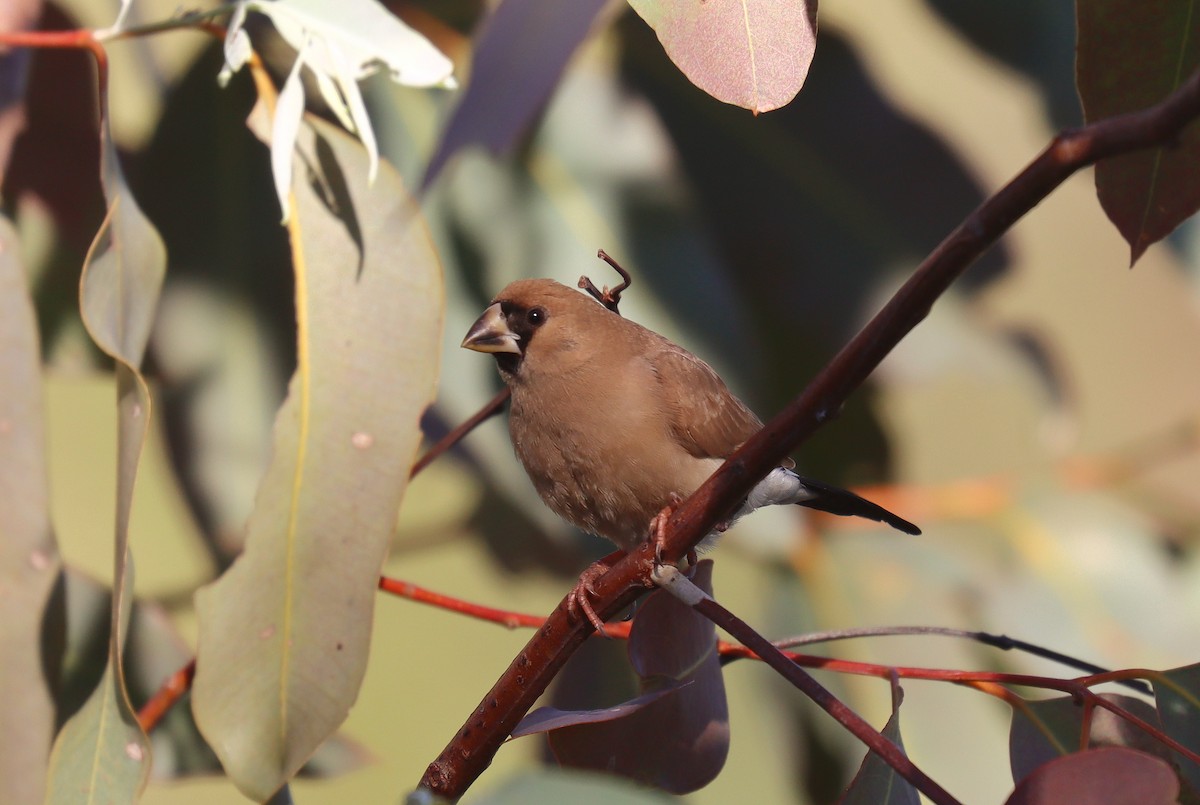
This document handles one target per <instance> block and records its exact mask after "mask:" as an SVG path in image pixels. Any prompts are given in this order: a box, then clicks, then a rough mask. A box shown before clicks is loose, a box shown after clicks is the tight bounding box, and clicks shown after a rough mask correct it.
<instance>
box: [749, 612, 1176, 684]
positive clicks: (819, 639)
mask: <svg viewBox="0 0 1200 805" xmlns="http://www.w3.org/2000/svg"><path fill="white" fill-rule="evenodd" d="M910 635H936V636H940V637H960V638H965V639H967V640H974V641H975V642H977V643H983V644H984V645H985V646H991V647H992V648H998V649H1000V650H1001V651H1021V652H1024V653H1025V654H1030V655H1032V656H1034V657H1041V658H1042V659H1044V660H1051V661H1053V662H1056V663H1058V664H1060V665H1065V666H1067V667H1068V668H1074V669H1075V670H1077V671H1083V672H1085V673H1088V674H1107V673H1110V669H1108V668H1104V667H1102V666H1099V665H1096V664H1095V663H1090V662H1088V661H1087V660H1081V659H1078V658H1076V657H1072V656H1071V655H1069V654H1063V653H1062V652H1059V651H1055V650H1054V649H1050V648H1046V647H1045V646H1039V645H1037V644H1036V643H1028V642H1026V641H1024V640H1017V639H1016V638H1013V637H1008V636H1007V635H994V634H990V633H988V632H976V631H970V630H967V629H950V628H946V627H943V626H866V627H861V628H857V629H838V630H835V631H826V632H811V633H809V634H803V635H796V636H795V637H785V638H783V639H782V640H772V641H771V644H772V645H773V646H775V647H776V648H780V649H788V648H795V647H796V646H811V645H813V644H815V643H832V642H834V641H837V640H853V639H856V638H860V637H899V636H910ZM1117 683H1118V684H1120V685H1124V686H1125V687H1127V688H1132V689H1133V690H1136V691H1137V692H1138V693H1144V694H1146V695H1147V696H1149V695H1152V693H1153V691H1151V690H1150V686H1149V685H1146V684H1145V683H1142V682H1139V681H1137V680H1136V679H1121V680H1118V681H1117Z"/></svg>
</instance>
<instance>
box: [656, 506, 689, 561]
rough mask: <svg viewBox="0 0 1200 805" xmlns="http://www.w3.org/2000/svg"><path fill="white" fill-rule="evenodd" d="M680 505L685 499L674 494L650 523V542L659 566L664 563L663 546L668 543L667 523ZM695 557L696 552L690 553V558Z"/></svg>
mask: <svg viewBox="0 0 1200 805" xmlns="http://www.w3.org/2000/svg"><path fill="white" fill-rule="evenodd" d="M680 503H683V498H681V497H680V496H679V495H677V494H676V493H674V492H672V493H671V500H670V502H668V503H667V505H666V506H663V507H662V511H660V512H659V513H658V514H656V515H654V519H653V520H651V521H650V542H651V544H653V545H654V561H655V562H656V563H657V564H660V565H661V564H662V563H663V558H662V552H663V545H664V544H665V543H666V541H667V521H669V520H670V519H671V515H673V514H674V513H675V510H676V509H678V508H679V504H680ZM693 556H695V551H689V552H688V558H689V559H690V558H691V557H693Z"/></svg>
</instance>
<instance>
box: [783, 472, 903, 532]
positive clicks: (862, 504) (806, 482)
mask: <svg viewBox="0 0 1200 805" xmlns="http://www.w3.org/2000/svg"><path fill="white" fill-rule="evenodd" d="M797 478H799V480H800V484H801V489H802V491H803V492H807V493H808V495H809V496H808V497H806V498H805V499H803V500H797V501H795V503H796V505H798V506H807V507H808V508H810V509H816V510H817V511H823V512H828V513H829V514H838V515H841V516H843V517H865V518H866V519H868V520H874V521H876V522H878V523H887V524H888V525H890V526H891V527H892V528H895V529H897V530H898V531H903V532H904V533H905V534H913V535H914V536H915V535H917V534H920V533H921V529H919V528H917V527H916V526H915V525H913V524H912V523H910V522H909V521H908V520H905V519H904V518H903V517H898V516H896V515H894V514H892V513H891V512H890V511H888V510H887V509H885V508H883V507H882V506H880V505H879V504H878V503H872V502H871V501H869V500H867V499H866V498H863V497H859V496H858V495H856V494H854V493H853V492H851V491H850V490H848V489H841V488H839V487H836V486H830V485H829V484H823V483H821V482H820V481H814V480H812V479H811V478H804V477H801V476H797Z"/></svg>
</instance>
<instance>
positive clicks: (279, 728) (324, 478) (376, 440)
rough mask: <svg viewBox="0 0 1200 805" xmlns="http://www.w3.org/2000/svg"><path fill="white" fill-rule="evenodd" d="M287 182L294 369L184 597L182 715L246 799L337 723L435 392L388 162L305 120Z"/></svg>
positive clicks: (273, 786) (423, 266)
mask: <svg viewBox="0 0 1200 805" xmlns="http://www.w3.org/2000/svg"><path fill="white" fill-rule="evenodd" d="M298 148H299V151H300V154H301V159H300V160H299V161H298V163H297V164H303V165H305V166H306V168H307V171H308V175H301V176H296V177H294V179H293V182H294V185H293V189H294V197H295V199H296V209H295V210H294V211H293V212H294V214H293V219H292V220H293V223H292V225H291V227H292V228H291V232H292V248H293V259H294V263H295V271H296V289H297V292H296V302H297V322H298V331H299V332H298V339H299V343H298V349H297V355H298V366H297V369H296V373H295V375H294V376H293V378H292V382H291V386H290V390H289V394H288V399H287V401H286V402H285V403H284V405H283V407H282V408H281V409H280V412H279V415H278V417H277V419H276V424H275V432H274V453H273V456H272V459H271V463H270V465H269V467H268V468H267V471H266V475H265V477H264V478H263V481H262V483H261V485H260V488H259V492H258V498H257V501H256V506H255V510H254V512H253V513H252V515H251V517H250V521H249V524H248V526H247V530H248V533H247V539H246V549H245V552H244V553H243V554H242V556H241V557H240V558H239V559H238V560H237V561H236V562H235V563H234V565H233V566H232V567H231V568H230V570H229V571H228V572H227V573H225V575H224V576H222V577H221V578H220V579H218V580H217V581H216V582H214V583H213V584H211V585H209V586H208V587H206V588H204V589H202V590H201V591H200V592H198V593H197V595H196V608H197V614H198V617H199V645H198V649H197V674H196V680H195V684H194V687H193V692H192V696H193V698H192V706H193V710H194V712H195V714H196V722H197V724H198V725H199V727H200V730H201V732H202V733H203V734H204V736H205V738H206V739H207V740H208V742H209V743H210V744H211V745H212V747H213V749H214V751H216V753H217V755H218V757H220V758H221V762H222V764H223V765H224V766H225V770H226V772H227V773H228V774H229V775H230V776H231V777H232V778H233V780H234V782H235V783H236V784H237V785H238V787H239V788H240V789H241V790H242V791H243V792H244V793H246V794H247V795H248V796H251V797H253V798H255V799H258V800H263V799H266V798H267V797H269V796H270V795H271V794H272V793H273V792H274V791H276V790H277V789H278V788H279V787H280V786H281V785H283V784H284V783H285V782H286V781H287V780H288V779H290V778H291V777H292V775H294V774H295V773H296V771H297V770H298V769H299V768H300V767H301V766H302V765H303V763H304V762H305V761H306V760H307V759H308V758H309V757H310V756H311V755H312V753H313V752H314V751H315V750H316V748H317V747H318V746H319V745H320V743H321V741H323V740H324V739H325V738H326V737H327V736H329V735H330V734H331V733H333V731H334V730H335V729H336V728H337V727H338V725H339V724H341V723H342V721H343V720H344V719H345V717H346V714H347V712H348V710H349V708H350V706H351V704H353V702H354V699H355V697H356V696H357V695H358V689H359V685H360V684H361V682H362V677H363V673H364V671H365V669H366V661H367V652H368V647H369V639H370V634H371V620H372V616H373V609H374V601H375V589H376V584H377V582H378V576H379V571H380V567H381V565H382V563H383V558H384V554H385V553H386V549H387V544H388V539H389V537H390V536H391V533H392V529H393V526H394V524H395V520H396V512H397V509H398V508H399V505H400V500H401V497H402V495H403V492H404V489H405V486H406V483H407V479H408V472H409V467H410V465H411V463H412V459H413V457H414V455H415V453H416V450H417V447H418V445H419V443H420V439H421V431H420V427H419V422H420V417H421V414H422V412H423V411H424V409H425V407H426V406H427V405H428V403H429V401H430V399H431V398H432V396H433V388H434V384H435V381H436V373H437V367H438V363H439V351H440V344H441V326H442V315H443V313H442V311H443V307H444V303H443V291H442V282H441V275H440V270H439V266H438V261H437V258H436V255H435V253H434V251H433V248H432V246H431V244H430V242H429V238H428V236H427V233H426V231H425V229H424V225H423V223H422V219H421V218H420V216H419V214H418V212H417V210H416V208H415V207H414V206H413V205H412V204H411V202H410V198H409V196H408V195H407V193H406V192H405V190H404V188H403V186H402V185H401V182H400V179H399V176H398V175H397V174H396V173H395V171H394V170H392V168H391V167H390V166H389V165H383V166H381V170H380V173H379V177H378V179H377V180H376V182H375V183H374V184H371V185H368V182H367V170H366V167H367V155H366V154H365V153H364V152H363V149H362V148H361V147H360V146H359V145H358V144H357V143H356V142H355V141H354V140H352V139H351V138H350V137H348V136H347V135H345V134H344V133H342V132H341V131H340V130H339V129H336V128H334V127H332V126H329V125H327V124H325V123H322V122H320V121H318V120H316V119H314V118H311V117H310V118H308V119H307V122H306V124H305V125H304V126H302V127H301V131H300V137H299V140H298Z"/></svg>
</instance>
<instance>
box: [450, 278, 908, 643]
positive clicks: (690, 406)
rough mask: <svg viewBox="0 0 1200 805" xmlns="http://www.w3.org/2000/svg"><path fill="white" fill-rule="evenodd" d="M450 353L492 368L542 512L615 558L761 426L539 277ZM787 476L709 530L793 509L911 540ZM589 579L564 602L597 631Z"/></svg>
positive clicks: (775, 476) (722, 387)
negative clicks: (472, 355) (859, 521)
mask: <svg viewBox="0 0 1200 805" xmlns="http://www.w3.org/2000/svg"><path fill="white" fill-rule="evenodd" d="M462 346H463V347H464V348H466V349H470V350H475V351H477V352H482V353H489V354H491V355H492V356H493V357H494V358H495V361H496V366H497V368H498V369H499V372H500V377H501V379H502V380H503V381H504V383H505V384H506V385H507V386H508V388H509V390H510V391H511V403H510V409H509V418H508V424H509V433H510V435H511V438H512V443H513V448H514V450H515V452H516V455H517V458H518V460H519V461H520V463H521V465H522V466H523V467H524V469H525V472H526V474H527V475H528V476H529V479H530V480H531V481H532V482H533V487H534V489H535V490H536V491H537V493H538V496H539V497H540V498H541V500H542V502H543V503H545V504H546V506H547V507H548V508H550V510H551V511H553V512H554V513H555V514H557V515H558V516H559V517H561V518H562V519H564V520H566V521H567V522H568V523H570V524H572V525H574V526H575V527H577V528H579V529H581V530H582V531H585V532H588V533H590V534H595V535H597V536H600V537H604V538H606V539H608V540H610V541H611V542H613V543H615V544H616V546H617V547H618V548H619V549H620V551H629V550H631V549H633V548H635V547H636V546H637V545H638V544H639V543H641V542H642V541H644V540H646V539H647V538H649V537H650V534H651V527H652V523H653V522H654V521H655V518H656V516H657V515H659V514H660V513H661V512H663V511H664V509H665V508H667V507H670V506H672V505H674V504H676V503H678V502H679V501H680V500H682V499H683V498H685V497H687V496H688V495H690V494H691V493H692V492H694V491H695V490H696V489H697V488H699V487H700V485H701V484H703V483H704V481H705V480H707V479H708V477H709V476H710V475H712V474H713V472H714V471H715V470H716V469H717V468H718V467H719V466H721V464H722V463H724V461H725V459H726V458H727V457H728V456H729V455H730V454H731V453H732V452H733V451H734V450H735V449H737V448H738V447H739V446H740V445H741V444H742V443H743V442H745V441H746V440H747V439H748V438H750V436H752V435H753V434H754V433H756V432H757V431H758V430H760V429H761V428H762V421H761V420H760V419H759V418H758V416H756V415H755V414H754V412H753V411H751V410H750V408H748V407H747V406H746V404H745V403H743V402H742V401H741V400H739V399H738V398H737V397H736V396H735V395H734V394H733V392H732V391H730V389H729V387H728V386H727V385H726V384H725V382H724V381H723V380H721V378H720V376H719V375H718V374H717V373H716V372H715V371H714V370H713V369H712V367H710V366H709V365H708V364H707V363H705V362H704V361H703V360H701V359H700V358H698V357H696V356H695V355H693V354H692V353H691V352H689V351H688V350H686V349H684V348H683V347H681V346H679V345H678V344H675V343H674V342H672V341H670V340H669V339H667V338H665V337H663V336H661V335H659V334H658V333H655V332H653V331H652V330H649V329H647V328H646V327H643V326H642V325H640V324H638V323H636V322H634V321H632V320H630V319H628V318H625V317H623V316H621V315H620V314H618V313H616V312H615V311H614V310H611V309H609V308H608V307H606V306H605V305H602V304H600V303H598V302H597V301H596V300H594V299H593V298H592V297H590V296H587V295H585V294H583V293H581V292H580V291H577V290H575V289H572V288H569V287H567V286H565V285H562V284H561V283H558V282H556V281H554V280H551V279H523V280H517V281H515V282H512V283H510V284H509V285H508V286H506V287H505V288H504V289H503V290H502V291H500V293H499V294H497V295H496V297H495V298H494V299H493V300H492V302H491V304H490V305H489V306H488V307H487V309H486V310H484V311H483V313H482V315H480V317H479V318H478V319H477V320H476V321H475V323H474V324H472V325H471V328H470V329H469V330H468V331H467V334H466V336H465V337H464V338H463V341H462ZM793 468H794V463H793V462H792V461H791V460H787V461H786V462H785V463H783V464H781V465H780V466H779V467H777V468H775V469H774V470H772V471H771V473H770V474H769V475H768V476H767V477H766V478H764V479H763V480H762V481H761V482H759V483H758V484H757V485H756V486H755V487H754V489H753V490H752V491H751V492H750V494H749V495H748V496H747V498H746V500H745V501H744V502H743V503H742V505H741V507H740V509H739V510H738V511H737V512H735V513H734V515H733V516H732V517H731V518H730V519H729V520H728V521H726V522H725V523H723V524H722V526H721V527H720V528H719V530H723V527H727V526H728V525H729V524H731V523H732V522H733V521H734V520H736V519H738V518H739V517H741V516H743V515H745V514H748V513H749V512H751V511H753V510H755V509H758V508H761V507H763V506H768V505H780V504H797V505H800V506H806V507H808V508H811V509H817V510H820V511H824V512H829V513H832V514H837V515H847V516H857V517H864V518H867V519H869V520H875V521H878V522H882V523H886V524H887V525H889V526H891V527H893V528H895V529H898V530H900V531H903V532H905V533H907V534H914V535H915V534H920V533H921V531H920V529H919V528H917V527H916V526H915V525H913V524H912V523H910V522H908V521H907V520H905V519H903V518H901V517H899V516H897V515H895V514H893V513H892V512H890V511H888V510H886V509H884V508H883V507H882V506H879V505H878V504H875V503H872V502H871V501H868V500H866V499H864V498H862V497H860V496H858V495H856V494H854V493H853V492H850V491H848V490H845V489H840V488H838V487H836V486H831V485H829V484H825V483H821V482H819V481H815V480H813V479H811V478H805V477H803V476H800V475H798V474H797V473H796V472H795V471H794V469H793ZM711 537H712V535H710V537H709V538H706V541H708V540H710V539H711ZM619 555H620V553H619V552H618V554H616V555H615V556H619ZM603 572H604V571H603V570H601V571H600V574H602V573H603ZM585 576H586V574H585ZM592 580H594V579H591V580H588V579H585V578H583V577H581V580H580V586H579V587H577V589H576V594H577V595H576V597H577V599H578V601H577V603H578V604H579V605H580V606H581V607H582V609H583V611H584V613H585V614H586V615H587V616H588V619H589V620H591V621H592V623H593V626H596V627H597V630H598V631H600V632H601V633H603V631H604V630H603V625H602V623H599V622H598V621H599V619H598V618H596V617H595V614H594V612H593V611H592V609H591V607H590V605H589V604H588V601H587V596H586V595H585V594H584V593H585V592H590V591H591V590H590V582H591V581H592ZM581 588H582V589H581ZM573 603H576V602H573V601H572V600H571V599H570V598H569V599H568V606H571V605H572V604H573Z"/></svg>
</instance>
